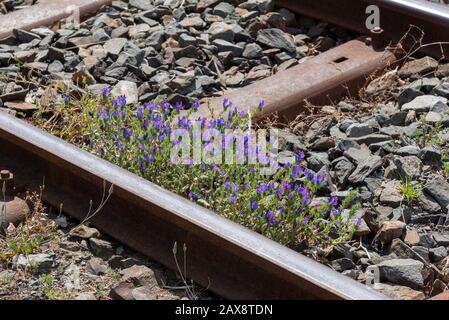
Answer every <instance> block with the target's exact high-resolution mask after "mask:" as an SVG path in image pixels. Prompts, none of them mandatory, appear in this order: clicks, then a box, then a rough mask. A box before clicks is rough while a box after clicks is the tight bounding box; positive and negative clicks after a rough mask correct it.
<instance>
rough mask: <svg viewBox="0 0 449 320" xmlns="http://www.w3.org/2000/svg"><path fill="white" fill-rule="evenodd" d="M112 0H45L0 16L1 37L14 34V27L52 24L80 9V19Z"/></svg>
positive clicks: (95, 11)
mask: <svg viewBox="0 0 449 320" xmlns="http://www.w3.org/2000/svg"><path fill="white" fill-rule="evenodd" d="M111 3H112V0H45V1H41V2H40V3H38V4H36V5H33V6H30V7H27V8H24V9H21V10H17V11H13V12H11V13H8V14H6V15H3V16H0V39H2V38H6V37H8V36H10V35H11V34H12V30H13V29H23V30H31V29H33V28H38V27H42V26H49V25H52V24H54V23H56V22H58V21H60V20H62V19H64V18H67V17H69V16H71V15H73V14H74V12H76V11H77V10H79V11H78V12H79V17H80V19H84V18H87V17H89V16H91V15H94V14H95V13H97V12H98V10H99V9H100V8H101V7H102V6H103V5H110V4H111Z"/></svg>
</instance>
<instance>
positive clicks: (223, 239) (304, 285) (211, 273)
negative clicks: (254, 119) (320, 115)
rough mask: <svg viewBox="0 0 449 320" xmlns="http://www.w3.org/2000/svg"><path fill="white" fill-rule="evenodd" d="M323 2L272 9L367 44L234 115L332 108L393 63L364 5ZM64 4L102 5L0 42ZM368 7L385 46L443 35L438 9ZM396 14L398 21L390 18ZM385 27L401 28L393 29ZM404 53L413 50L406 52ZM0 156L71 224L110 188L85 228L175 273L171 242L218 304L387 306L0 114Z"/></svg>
mask: <svg viewBox="0 0 449 320" xmlns="http://www.w3.org/2000/svg"><path fill="white" fill-rule="evenodd" d="M324 2H325V3H323V1H316V0H315V1H287V0H279V1H277V4H278V5H279V6H281V7H286V8H289V9H290V10H292V11H294V12H296V13H300V14H305V15H309V16H313V17H315V18H319V19H322V20H324V21H328V22H331V23H334V24H337V25H340V26H342V27H345V28H348V29H351V30H354V31H356V32H360V33H367V35H369V36H373V37H374V38H372V39H367V38H366V37H364V38H361V39H359V40H353V41H350V42H348V43H346V44H343V45H341V46H340V47H336V48H334V49H331V50H329V51H328V52H325V53H322V54H320V55H318V56H317V57H314V58H312V59H309V60H307V61H306V62H304V63H301V64H299V65H298V66H295V67H292V68H290V69H288V70H286V71H284V72H279V73H278V74H276V75H275V76H273V77H270V78H266V79H264V80H261V81H258V82H255V83H253V84H251V85H250V86H248V87H243V88H241V89H236V90H234V91H231V92H230V93H227V94H226V97H229V98H230V99H231V100H232V101H234V102H235V103H236V105H238V106H243V103H246V104H249V105H254V106H257V103H258V102H259V101H260V100H265V102H266V107H265V109H264V111H263V113H261V117H265V116H268V115H271V114H273V113H279V114H280V115H282V116H284V117H285V118H287V119H292V118H294V117H295V116H296V115H297V114H299V113H300V112H302V110H303V109H302V107H303V105H304V101H305V100H308V101H312V102H315V103H323V102H324V103H325V102H328V101H338V100H339V99H340V98H341V97H342V96H344V95H346V94H347V93H348V92H357V91H358V89H359V88H361V87H362V86H363V85H364V84H365V79H366V77H367V76H368V75H370V74H373V73H374V72H376V71H379V72H380V71H382V70H383V69H385V68H387V67H389V66H391V65H393V64H394V63H395V62H396V61H397V60H398V59H400V58H401V56H398V55H395V54H396V52H394V51H391V50H386V49H385V48H383V47H382V46H380V47H379V46H377V47H376V49H373V48H372V46H370V45H371V44H372V43H373V41H376V35H373V34H372V33H369V32H368V31H367V30H366V28H365V20H366V14H365V11H364V9H365V8H366V6H367V2H365V1H355V0H354V1H353V0H351V1H348V2H345V6H346V5H347V8H346V7H345V10H341V8H340V7H339V8H337V7H334V5H335V6H337V5H341V4H337V2H335V3H332V4H330V3H328V2H326V1H324ZM371 2H372V1H371ZM371 2H370V3H371ZM69 3H70V4H74V5H76V6H78V7H80V8H81V13H82V16H84V15H91V14H94V13H95V11H96V10H98V9H99V8H100V7H101V6H103V5H107V4H109V3H110V2H109V1H94V2H92V1H82V0H78V1H65V2H61V1H57V2H51V1H50V2H44V3H42V4H41V6H42V8H43V9H44V11H42V12H44V13H45V14H43V15H34V14H32V15H33V16H34V17H33V19H31V18H30V16H29V15H30V14H31V12H33V10H35V8H34V9H33V8H29V9H24V11H23V12H21V11H17V12H13V13H11V15H12V16H10V17H8V15H6V16H3V17H0V34H1V35H2V36H10V35H11V33H12V29H13V28H20V29H24V30H30V29H32V28H35V27H38V26H42V25H48V24H52V23H55V22H57V21H59V20H60V19H61V18H62V17H63V16H66V15H68V14H70V13H67V12H66V11H65V7H66V6H67V4H69ZM375 4H376V5H377V6H378V7H379V8H381V12H382V16H381V17H382V25H381V27H382V29H383V30H384V33H383V37H384V38H383V43H385V44H386V43H387V42H388V41H389V40H391V41H397V40H399V39H400V38H401V37H402V35H403V34H404V32H405V31H407V30H406V29H407V28H408V26H409V25H410V24H416V25H419V26H420V27H421V28H423V29H424V31H425V32H426V37H425V38H424V39H425V41H427V42H437V41H444V38H445V36H446V35H447V32H448V28H447V25H448V23H447V22H448V20H449V11H447V10H446V11H444V10H439V11H438V12H437V10H436V8H437V7H433V6H423V5H422V4H421V3H418V2H416V3H415V1H407V3H406V2H405V1H399V0H391V1H375ZM45 8H49V9H48V11H45V10H46V9H45ZM346 9H347V10H346ZM335 12H339V14H338V15H336V14H335ZM399 13H400V14H401V19H398V18H397V16H396V15H397V14H399ZM11 17H13V18H14V20H15V21H14V23H13V24H11V21H10V20H9V19H10V18H11ZM336 17H338V19H337V18H336ZM355 17H356V18H355ZM362 17H363V19H362ZM384 19H385V20H384ZM393 20H395V21H401V26H400V28H399V27H398V26H397V25H396V24H395V23H394V21H393ZM436 30H438V31H436ZM405 47H409V48H410V47H413V44H410V45H408V44H407V43H406V44H405ZM423 53H425V54H429V55H433V56H435V57H439V56H440V55H441V50H440V49H438V50H435V49H434V47H429V48H427V47H425V48H424V50H423ZM255 93H256V94H255ZM222 101H223V97H217V98H210V99H208V100H207V102H208V103H209V105H211V106H212V110H214V111H219V110H220V108H222ZM0 149H1V150H2V152H1V153H0V165H1V167H2V168H8V169H9V170H11V171H12V172H14V173H15V177H16V183H17V185H18V186H24V187H27V188H30V189H34V190H38V189H39V186H40V184H41V183H42V179H43V177H45V186H46V189H45V190H46V191H45V193H44V200H45V201H46V202H47V203H49V204H51V205H52V206H54V207H58V206H59V205H60V203H64V212H66V213H67V214H69V215H71V216H73V217H75V218H78V219H82V218H83V216H84V214H85V212H86V211H87V209H88V204H86V199H91V198H94V205H99V200H100V199H101V193H102V191H103V190H102V189H103V185H104V182H106V184H107V185H108V186H109V185H113V186H114V192H113V194H112V195H111V198H110V199H109V201H108V202H107V203H106V205H105V206H104V207H103V209H102V213H101V214H99V215H98V216H96V217H95V219H94V220H93V224H94V225H95V226H97V227H98V228H99V229H101V230H102V231H103V232H105V233H106V234H108V235H110V236H112V237H113V238H115V239H117V240H118V241H121V242H123V243H125V244H126V245H128V246H129V247H131V248H133V249H135V250H137V251H139V252H141V253H143V254H145V255H147V256H149V257H151V258H153V259H155V260H157V261H158V262H160V263H161V264H163V265H164V266H166V267H168V268H170V269H174V270H176V265H175V264H174V261H173V256H172V251H171V250H172V246H173V243H175V242H177V243H185V244H186V245H187V247H188V252H189V276H190V277H192V279H194V280H195V281H196V282H197V283H199V284H200V285H202V286H204V287H207V288H208V289H210V290H211V291H212V292H214V293H216V294H218V295H219V296H222V297H224V298H228V299H345V300H359V299H386V297H385V296H383V295H381V294H379V293H377V292H376V291H374V290H372V289H370V288H369V287H367V286H363V285H361V284H359V283H357V282H356V281H353V280H351V279H349V278H347V277H344V276H342V275H340V274H338V273H337V272H335V271H332V270H331V269H329V268H327V267H325V266H323V265H322V264H320V263H318V262H315V261H313V260H311V259H309V258H307V257H305V256H303V255H301V254H299V253H297V252H295V251H293V250H291V249H288V248H286V247H284V246H281V245H279V244H277V243H275V242H273V241H271V240H268V239H267V238H265V237H263V236H261V235H258V234H257V233H254V232H252V231H250V230H248V229H246V228H244V227H241V226H239V225H237V224H235V223H233V222H230V221H228V220H226V219H224V218H222V217H220V216H218V215H217V214H215V213H214V212H211V211H209V210H207V209H205V208H203V207H201V206H199V205H196V204H194V203H192V202H190V201H188V200H186V199H184V198H182V197H180V196H177V195H175V194H174V193H171V192H169V191H166V190H164V189H163V188H161V187H159V186H157V185H155V184H152V183H150V182H148V181H146V180H144V179H142V178H139V177H138V176H136V175H134V174H131V173H129V172H127V171H126V170H123V169H121V168H119V167H117V166H115V165H113V164H110V163H108V162H106V161H104V160H101V159H99V158H97V157H95V156H93V155H91V154H89V153H87V152H85V151H82V150H80V149H78V148H76V147H74V146H72V145H70V144H68V143H66V142H64V141H62V140H61V139H58V138H55V137H54V136H51V135H49V134H47V133H45V132H43V131H42V130H40V129H37V128H35V127H32V126H31V125H29V124H26V123H24V122H23V121H21V120H18V119H16V118H14V117H12V116H10V115H7V114H5V113H0ZM94 195H96V197H94ZM231 270H232V271H231ZM266 288H270V289H269V290H266Z"/></svg>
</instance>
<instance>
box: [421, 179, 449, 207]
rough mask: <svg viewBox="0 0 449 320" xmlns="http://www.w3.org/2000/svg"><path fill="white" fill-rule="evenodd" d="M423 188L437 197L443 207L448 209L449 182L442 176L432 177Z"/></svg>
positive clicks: (433, 196) (436, 199)
mask: <svg viewBox="0 0 449 320" xmlns="http://www.w3.org/2000/svg"><path fill="white" fill-rule="evenodd" d="M423 190H424V191H425V192H427V193H428V194H429V195H430V196H431V197H432V198H433V199H435V201H436V202H438V204H439V205H440V206H441V207H442V208H443V209H446V208H447V206H448V205H449V183H448V182H447V181H446V179H444V178H443V177H442V176H433V177H431V178H430V179H429V180H428V181H427V183H426V185H425V186H424V189H423Z"/></svg>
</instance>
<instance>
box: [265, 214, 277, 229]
mask: <svg viewBox="0 0 449 320" xmlns="http://www.w3.org/2000/svg"><path fill="white" fill-rule="evenodd" d="M265 218H267V221H268V225H269V226H270V227H272V226H275V225H277V224H278V223H279V222H278V221H277V220H276V217H275V214H274V212H273V211H271V210H268V211H267V213H266V214H265Z"/></svg>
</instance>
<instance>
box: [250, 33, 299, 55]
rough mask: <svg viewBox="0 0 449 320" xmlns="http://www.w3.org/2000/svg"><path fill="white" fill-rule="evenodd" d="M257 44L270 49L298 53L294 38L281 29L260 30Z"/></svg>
mask: <svg viewBox="0 0 449 320" xmlns="http://www.w3.org/2000/svg"><path fill="white" fill-rule="evenodd" d="M257 42H259V43H260V44H263V45H265V46H267V47H270V48H277V49H282V50H285V51H288V52H296V46H295V42H294V41H293V38H292V37H291V36H290V35H289V34H287V33H285V32H284V31H282V30H280V29H276V28H272V29H262V30H259V32H258V33H257Z"/></svg>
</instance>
